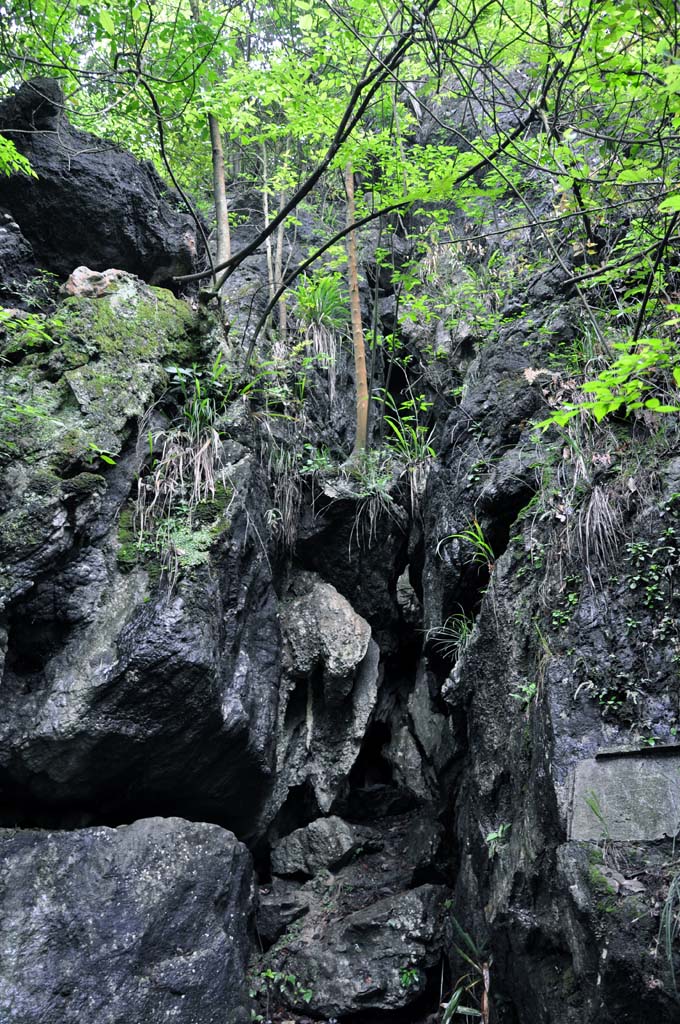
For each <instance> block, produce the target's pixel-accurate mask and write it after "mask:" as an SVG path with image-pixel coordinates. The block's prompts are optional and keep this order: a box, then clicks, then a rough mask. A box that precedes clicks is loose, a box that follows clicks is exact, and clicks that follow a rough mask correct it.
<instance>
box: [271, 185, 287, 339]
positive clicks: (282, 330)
mask: <svg viewBox="0 0 680 1024" xmlns="http://www.w3.org/2000/svg"><path fill="white" fill-rule="evenodd" d="M285 202H286V193H285V192H284V191H283V190H281V193H280V195H279V210H282V209H283V206H284V204H285ZM285 230H286V222H285V220H282V221H281V223H280V224H279V226H278V228H277V230H276V256H275V258H274V283H275V285H276V290H277V291H278V290H279V289H280V287H281V285H282V284H283V237H284V234H285ZM278 306H279V337H280V339H281V341H282V342H283V343H284V344H285V342H286V337H287V334H288V308H287V304H286V293H285V292H284V293H283V295H282V296H281V298H280V299H279V302H278Z"/></svg>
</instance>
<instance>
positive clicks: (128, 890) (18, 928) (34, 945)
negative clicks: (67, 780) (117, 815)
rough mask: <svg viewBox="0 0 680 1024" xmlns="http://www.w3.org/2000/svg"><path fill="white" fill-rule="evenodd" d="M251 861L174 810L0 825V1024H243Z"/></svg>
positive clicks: (225, 837) (231, 842)
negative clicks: (78, 824)
mask: <svg viewBox="0 0 680 1024" xmlns="http://www.w3.org/2000/svg"><path fill="white" fill-rule="evenodd" d="M251 881H252V869H251V861H250V855H249V854H248V851H247V850H246V848H245V847H244V846H242V845H241V844H240V843H239V842H237V841H236V839H235V838H234V836H233V835H232V834H231V833H230V832H226V831H224V830H223V829H221V828H219V827H218V826H216V825H206V824H195V823H191V822H187V821H183V820H182V819H180V818H149V819H145V820H142V821H136V822H135V823H134V824H132V825H126V826H122V827H120V828H116V829H112V828H90V829H83V830H80V831H75V832H32V831H27V832H17V831H14V830H4V831H0V1017H1V1018H2V1020H3V1021H6V1022H7V1024H38V1022H40V1024H91V1022H92V1021H95V1020H96V1021H98V1022H99V1024H120V1022H121V1021H131V1022H132V1021H144V1022H145V1024H161V1022H166V1021H168V1020H172V1021H174V1022H176V1024H195V1022H196V1021H200V1022H201V1024H225V1022H226V1021H228V1022H229V1024H245V1022H247V1021H249V1020H250V1014H249V1012H248V1009H247V998H248V993H247V988H246V984H245V967H246V962H247V957H248V949H249V942H248V923H249V916H250V899H251Z"/></svg>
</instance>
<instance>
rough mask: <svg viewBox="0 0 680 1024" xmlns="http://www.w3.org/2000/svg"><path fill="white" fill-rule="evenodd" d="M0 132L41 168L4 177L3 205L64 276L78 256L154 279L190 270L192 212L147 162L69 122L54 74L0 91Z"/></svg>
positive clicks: (197, 248) (0, 187)
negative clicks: (31, 174) (3, 95)
mask: <svg viewBox="0 0 680 1024" xmlns="http://www.w3.org/2000/svg"><path fill="white" fill-rule="evenodd" d="M0 131H2V132H3V133H4V134H6V135H7V137H8V138H10V139H11V140H12V141H13V142H14V143H15V145H16V147H17V149H18V150H19V151H20V152H21V153H22V154H23V155H24V156H26V157H28V159H29V160H30V162H31V165H32V167H33V169H34V171H35V172H36V174H37V175H38V177H37V179H34V178H28V177H26V176H25V175H19V174H15V175H12V177H10V178H3V179H2V180H1V181H0V205H2V206H5V207H6V208H7V209H8V210H9V211H10V212H11V214H12V216H13V217H14V219H15V220H16V222H17V224H18V225H19V227H20V228H21V231H22V232H23V234H24V236H25V237H26V239H27V240H28V242H29V243H30V245H31V246H32V248H33V253H34V256H35V260H36V262H37V264H38V265H39V266H40V267H42V268H44V269H46V270H49V271H51V272H53V273H55V274H58V275H59V276H61V277H66V276H67V275H68V274H70V273H71V271H72V270H73V269H74V267H76V266H80V265H82V264H84V265H86V266H88V267H91V268H92V269H93V270H107V269H108V268H110V267H116V268H118V269H120V270H128V271H130V272H131V273H133V274H137V275H138V276H139V277H142V278H144V279H145V280H147V281H150V282H151V283H152V284H167V283H169V282H170V279H171V278H172V277H173V275H176V274H184V273H190V272H191V271H192V270H194V269H195V266H196V262H197V257H198V258H200V252H201V244H200V242H198V241H197V236H196V228H195V225H194V223H193V221H192V219H191V217H190V216H189V215H188V214H187V213H185V212H182V213H180V212H178V210H177V209H176V208H175V206H174V205H173V203H172V201H171V199H170V195H169V192H168V189H167V187H166V186H165V184H164V183H163V182H162V180H161V179H160V177H159V176H158V174H157V173H156V171H155V170H154V169H153V167H152V166H151V165H150V164H141V163H140V162H139V161H138V160H136V159H135V158H134V157H133V156H132V155H131V154H130V153H126V152H124V151H123V150H121V149H119V148H118V147H117V146H114V145H112V144H111V143H107V142H104V141H103V140H101V139H98V138H96V137H95V136H94V135H90V134H88V133H86V132H82V131H80V130H78V129H76V128H74V127H73V126H72V125H70V124H69V122H68V119H67V117H66V114H65V111H64V96H63V93H62V90H61V86H60V85H59V83H58V82H57V81H55V80H54V79H46V78H38V79H34V80H32V81H30V82H27V83H25V84H24V85H22V86H21V87H20V88H19V90H18V91H17V92H16V93H15V94H14V95H12V96H10V97H9V98H8V99H6V100H4V102H3V103H1V104H0ZM95 225H96V226H98V228H99V230H94V229H93V228H94V226H95Z"/></svg>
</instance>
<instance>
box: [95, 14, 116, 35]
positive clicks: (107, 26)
mask: <svg viewBox="0 0 680 1024" xmlns="http://www.w3.org/2000/svg"><path fill="white" fill-rule="evenodd" d="M98 17H99V24H100V25H101V27H102V28H103V29H104V31H105V32H106V34H107V35H108V36H112V35H114V33H115V31H116V26H115V23H114V20H113V18H112V17H111V15H110V14H109V12H108V11H100V12H99V15H98Z"/></svg>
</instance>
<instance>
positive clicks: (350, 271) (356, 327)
mask: <svg viewBox="0 0 680 1024" xmlns="http://www.w3.org/2000/svg"><path fill="white" fill-rule="evenodd" d="M345 190H346V192H347V226H348V227H349V226H350V225H352V224H353V223H354V221H355V211H354V171H353V170H352V164H351V162H349V163H348V164H347V166H346V167H345ZM347 279H348V285H349V308H350V313H351V316H352V346H353V348H354V385H355V388H356V409H357V423H356V436H355V439H354V450H353V452H352V454H353V455H358V454H360V453H361V452H364V451H365V450H366V447H367V444H368V379H367V376H366V349H365V347H364V329H363V325H362V323H361V304H360V302H359V274H358V271H357V239H356V231H350V232H349V234H348V235H347Z"/></svg>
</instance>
